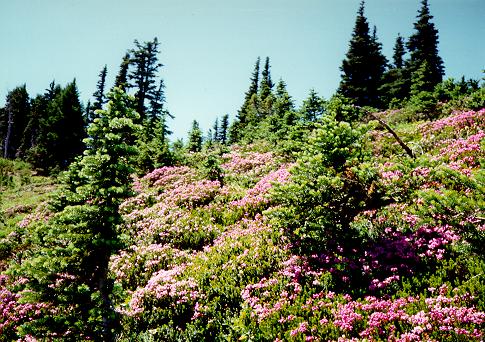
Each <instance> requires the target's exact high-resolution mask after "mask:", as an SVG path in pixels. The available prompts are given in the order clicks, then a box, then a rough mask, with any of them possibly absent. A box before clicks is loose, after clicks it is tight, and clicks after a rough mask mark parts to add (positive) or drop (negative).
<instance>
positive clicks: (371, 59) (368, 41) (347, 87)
mask: <svg viewBox="0 0 485 342" xmlns="http://www.w3.org/2000/svg"><path fill="white" fill-rule="evenodd" d="M364 5H365V3H364V1H362V2H361V3H360V7H359V10H358V12H357V18H356V21H355V26H354V31H353V33H352V38H351V40H350V43H349V50H348V52H347V54H346V56H345V59H344V60H343V62H342V66H341V68H340V70H341V71H342V80H341V82H340V86H339V88H338V90H337V92H338V93H339V94H341V95H343V96H345V97H348V98H350V99H352V100H353V101H354V102H355V104H357V105H359V106H374V107H378V106H379V94H378V88H379V86H380V85H381V81H382V75H383V73H384V70H385V67H386V64H387V62H386V59H385V57H384V56H383V55H382V52H381V44H380V43H379V42H378V40H377V37H376V34H375V31H374V34H373V35H372V36H371V35H370V33H369V23H368V22H367V18H366V17H365V16H364Z"/></svg>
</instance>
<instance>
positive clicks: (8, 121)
mask: <svg viewBox="0 0 485 342" xmlns="http://www.w3.org/2000/svg"><path fill="white" fill-rule="evenodd" d="M5 102H6V103H5V108H4V113H3V115H2V118H1V119H2V122H1V123H0V125H1V126H0V133H1V136H0V141H1V145H0V147H1V152H2V157H4V158H8V159H13V158H15V157H17V156H18V155H19V154H22V151H19V148H20V145H21V141H22V136H23V133H24V131H25V128H26V127H27V124H28V121H29V117H30V115H31V114H30V98H29V94H28V93H27V89H26V86H25V84H24V85H23V86H20V87H17V88H15V89H13V90H12V91H10V92H9V93H8V94H7V98H6V101H5Z"/></svg>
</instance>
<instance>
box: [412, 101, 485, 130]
mask: <svg viewBox="0 0 485 342" xmlns="http://www.w3.org/2000/svg"><path fill="white" fill-rule="evenodd" d="M483 128H485V108H482V109H480V110H479V111H473V110H470V111H456V112H454V113H453V115H451V116H448V117H445V118H443V119H440V120H436V121H433V122H429V123H425V124H423V125H421V127H420V129H421V132H422V133H423V134H424V135H425V136H430V135H432V134H439V133H441V132H443V131H444V130H451V131H452V133H453V134H455V135H463V134H470V133H473V132H476V131H477V130H480V129H483Z"/></svg>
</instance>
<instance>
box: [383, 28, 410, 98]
mask: <svg viewBox="0 0 485 342" xmlns="http://www.w3.org/2000/svg"><path fill="white" fill-rule="evenodd" d="M405 54H406V48H405V44H404V39H403V37H401V35H399V34H398V36H397V38H396V43H395V45H394V53H393V65H392V67H391V68H390V69H388V70H387V71H386V72H385V73H384V76H383V82H382V86H381V87H380V88H379V91H380V93H381V101H382V103H383V104H384V105H385V106H386V107H389V106H391V107H392V106H399V105H400V102H401V101H402V100H404V99H405V98H406V97H407V96H408V95H409V91H410V84H411V80H410V75H409V72H408V70H407V69H406V68H405V67H404V55H405Z"/></svg>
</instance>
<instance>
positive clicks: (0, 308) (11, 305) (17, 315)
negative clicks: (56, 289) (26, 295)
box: [0, 274, 48, 336]
mask: <svg viewBox="0 0 485 342" xmlns="http://www.w3.org/2000/svg"><path fill="white" fill-rule="evenodd" d="M21 281H22V280H20V281H17V284H18V283H19V282H21ZM8 283H9V278H8V277H7V276H6V275H1V274H0V336H2V335H4V336H8V332H13V331H14V330H15V329H17V327H18V326H19V325H20V324H21V323H23V322H27V321H30V320H32V319H33V318H36V317H39V316H41V315H42V312H43V310H45V309H47V308H48V306H47V305H45V304H43V303H35V304H32V303H25V302H23V301H22V293H14V292H11V291H10V290H9V289H8V288H7V284H8ZM10 285H11V286H14V285H15V284H10Z"/></svg>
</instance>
